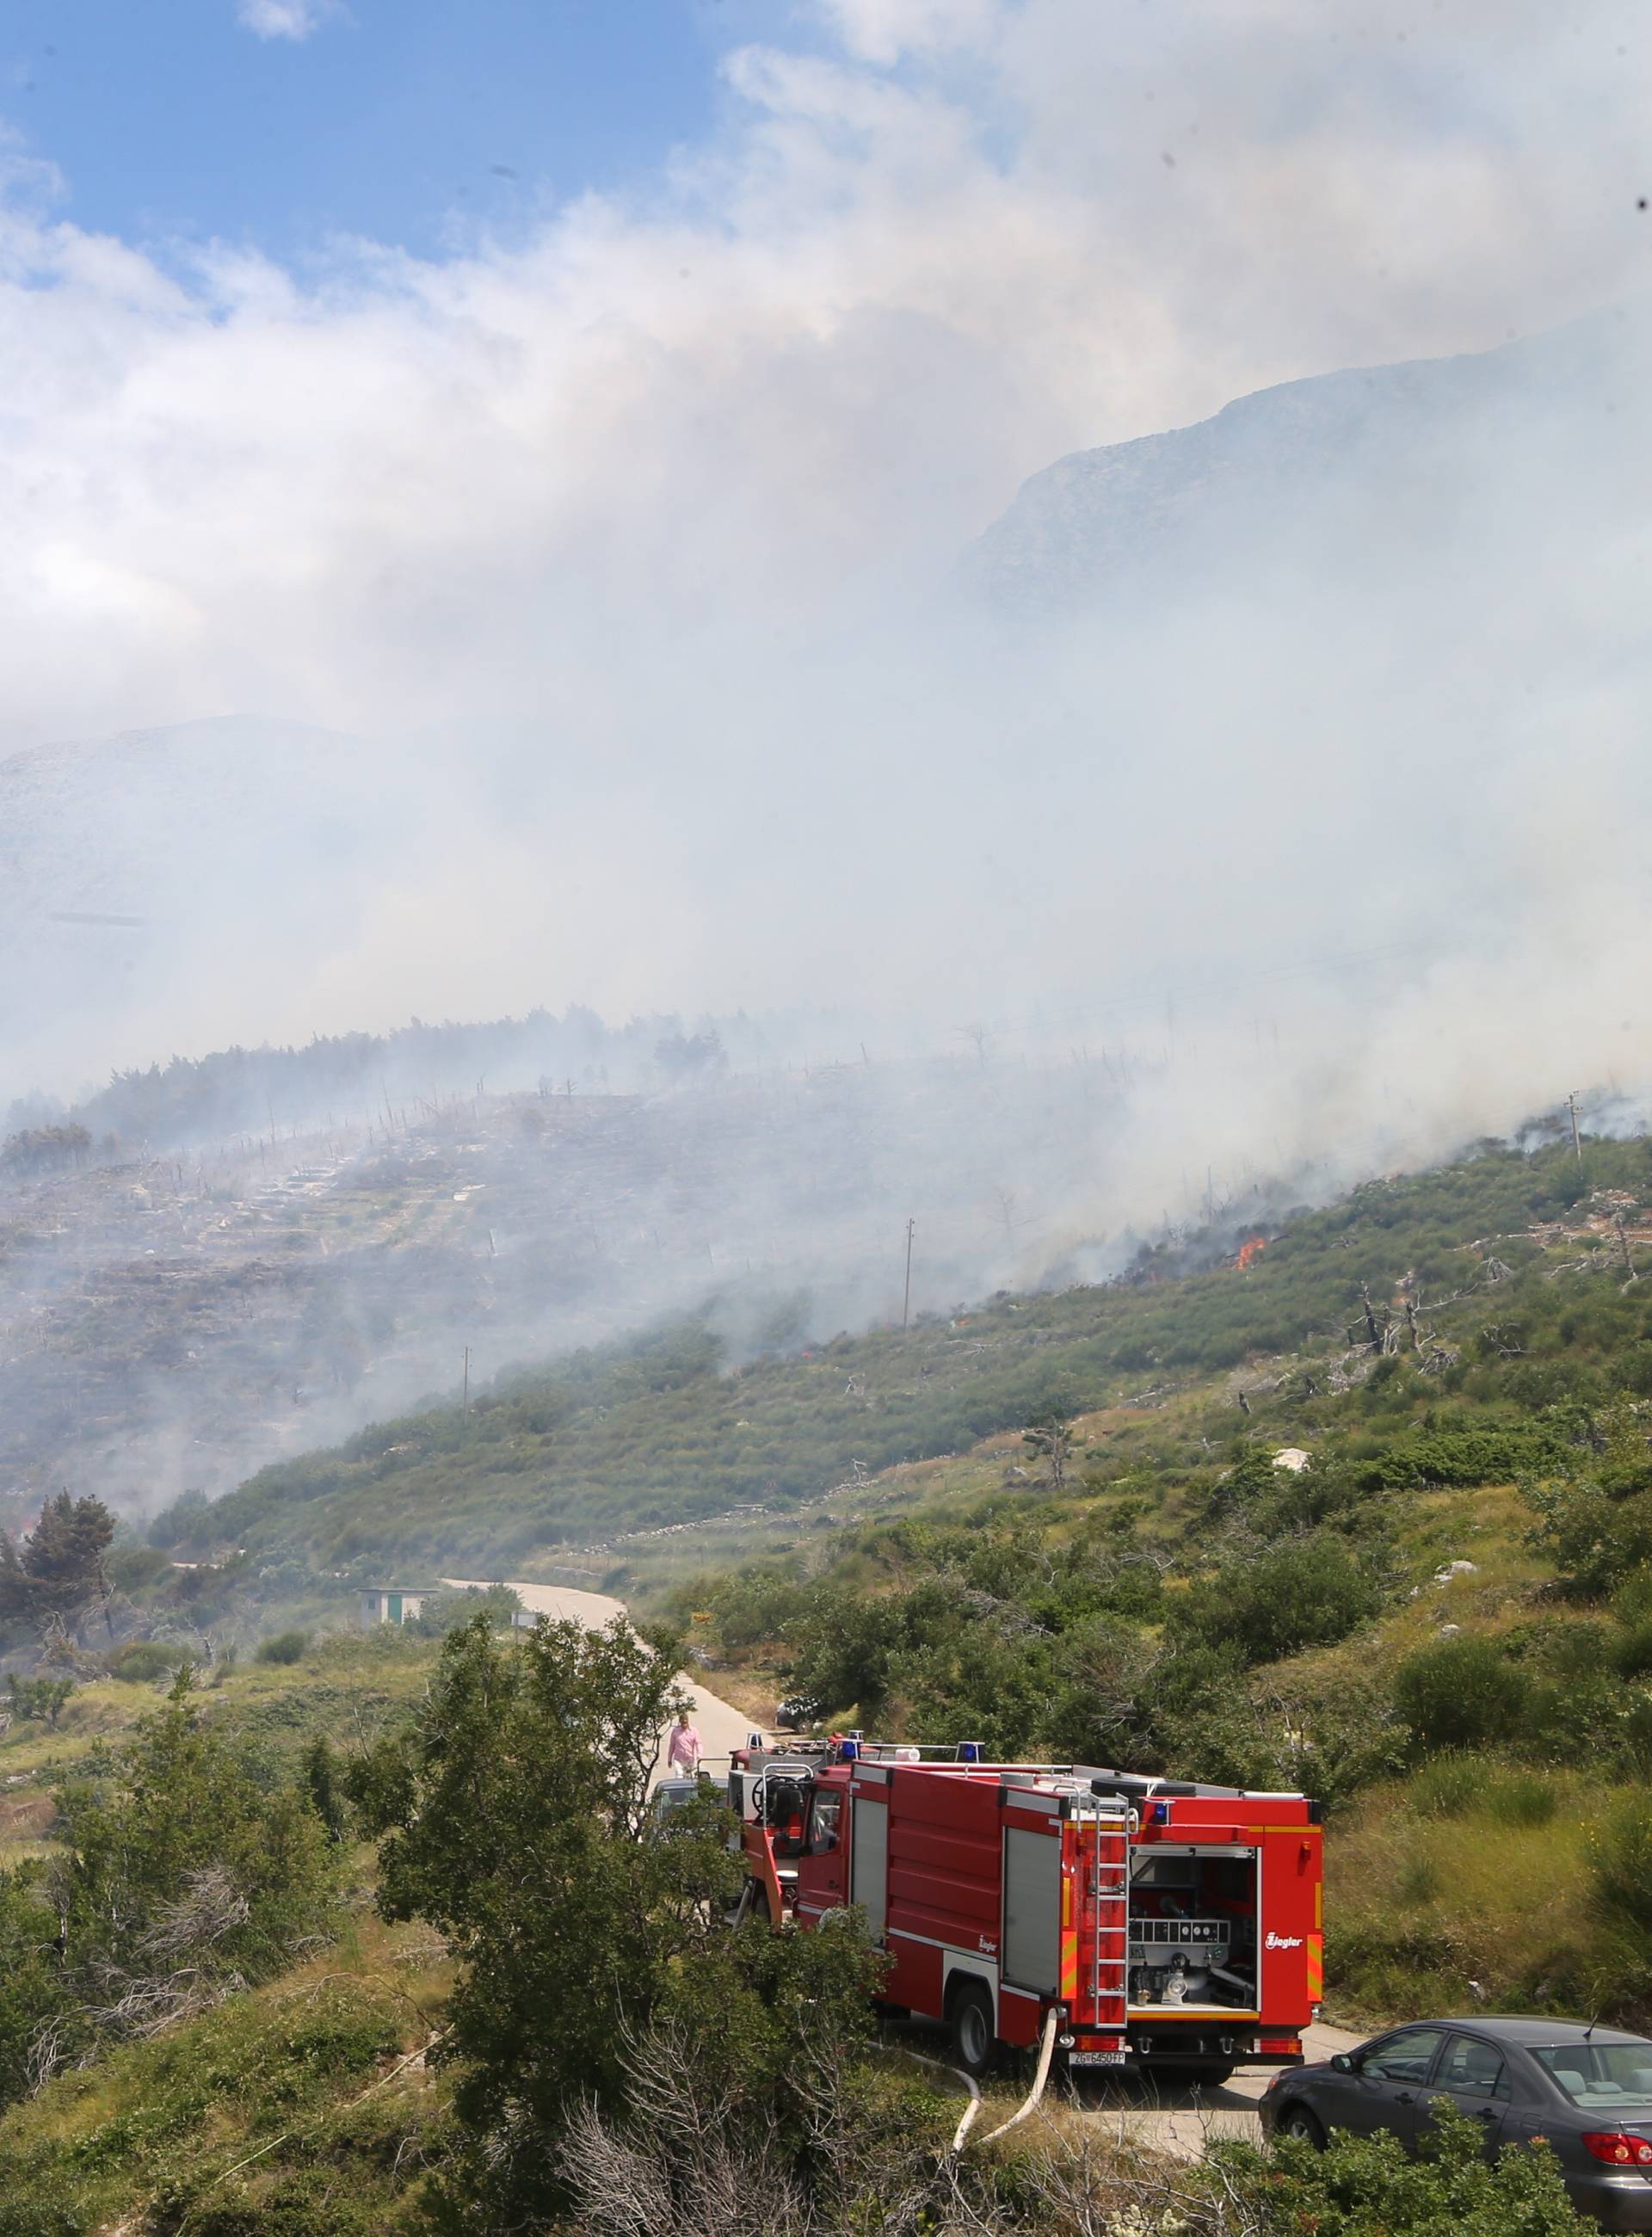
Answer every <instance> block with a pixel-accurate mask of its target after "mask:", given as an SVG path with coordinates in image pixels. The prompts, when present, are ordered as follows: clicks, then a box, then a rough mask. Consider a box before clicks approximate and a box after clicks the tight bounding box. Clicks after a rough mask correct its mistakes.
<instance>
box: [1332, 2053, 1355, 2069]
mask: <svg viewBox="0 0 1652 2237" xmlns="http://www.w3.org/2000/svg"><path fill="white" fill-rule="evenodd" d="M1331 2068H1332V2073H1333V2074H1357V2073H1358V2071H1359V2069H1358V2067H1357V2066H1356V2065H1355V2064H1354V2062H1353V2060H1352V2058H1351V2056H1350V2055H1349V2054H1348V2052H1347V2051H1345V2050H1334V2051H1332V2054H1331Z"/></svg>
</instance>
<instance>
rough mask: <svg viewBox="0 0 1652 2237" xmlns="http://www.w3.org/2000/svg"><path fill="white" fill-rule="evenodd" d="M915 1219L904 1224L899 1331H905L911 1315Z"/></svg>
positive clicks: (903, 1333)
mask: <svg viewBox="0 0 1652 2237" xmlns="http://www.w3.org/2000/svg"><path fill="white" fill-rule="evenodd" d="M917 1224H918V1223H917V1221H916V1220H915V1219H909V1220H908V1222H907V1224H906V1290H905V1293H904V1294H903V1296H902V1299H901V1333H902V1335H903V1336H904V1335H905V1333H906V1327H907V1323H908V1322H909V1320H910V1319H911V1317H912V1236H913V1231H914V1230H915V1228H916V1226H917Z"/></svg>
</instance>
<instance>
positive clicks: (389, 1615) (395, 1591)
mask: <svg viewBox="0 0 1652 2237" xmlns="http://www.w3.org/2000/svg"><path fill="white" fill-rule="evenodd" d="M435 1591H436V1587H434V1586H433V1585H418V1586H415V1587H411V1588H410V1587H407V1586H406V1585H369V1586H368V1587H367V1589H366V1591H365V1592H364V1593H363V1594H362V1595H361V1622H362V1626H363V1627H364V1628H365V1629H366V1630H368V1631H371V1630H372V1628H373V1625H374V1624H375V1623H413V1622H415V1621H416V1620H418V1618H419V1616H420V1614H421V1613H423V1611H424V1606H425V1602H426V1600H431V1599H433V1598H434V1596H435Z"/></svg>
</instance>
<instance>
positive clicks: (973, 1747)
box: [958, 1740, 981, 1763]
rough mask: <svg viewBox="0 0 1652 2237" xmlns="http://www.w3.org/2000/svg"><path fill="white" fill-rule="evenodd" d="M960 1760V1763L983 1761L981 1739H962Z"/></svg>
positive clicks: (959, 1748) (959, 1752) (959, 1746)
mask: <svg viewBox="0 0 1652 2237" xmlns="http://www.w3.org/2000/svg"><path fill="white" fill-rule="evenodd" d="M958 1760H959V1762H960V1763H979V1762H980V1761H981V1742H980V1741H979V1740H960V1741H959V1743H958Z"/></svg>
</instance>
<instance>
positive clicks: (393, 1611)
mask: <svg viewBox="0 0 1652 2237" xmlns="http://www.w3.org/2000/svg"><path fill="white" fill-rule="evenodd" d="M386 1612H387V1614H388V1616H389V1618H390V1620H391V1622H392V1623H400V1621H401V1594H400V1593H392V1594H391V1595H390V1598H389V1600H388V1601H387V1609H386Z"/></svg>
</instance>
